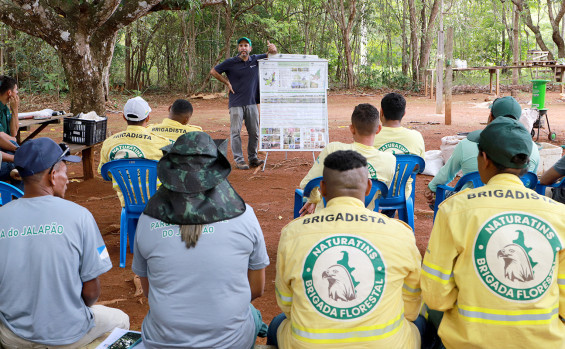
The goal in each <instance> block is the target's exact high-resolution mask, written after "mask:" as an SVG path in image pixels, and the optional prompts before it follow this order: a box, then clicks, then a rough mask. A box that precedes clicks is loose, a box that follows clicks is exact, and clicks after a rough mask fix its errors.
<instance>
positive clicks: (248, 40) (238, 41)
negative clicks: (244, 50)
mask: <svg viewBox="0 0 565 349" xmlns="http://www.w3.org/2000/svg"><path fill="white" fill-rule="evenodd" d="M243 40H245V41H247V42H248V43H249V46H253V45H251V39H249V38H247V37H245V36H244V37H241V38H239V39H237V44H238V45H239V43H240V42H242V41H243Z"/></svg>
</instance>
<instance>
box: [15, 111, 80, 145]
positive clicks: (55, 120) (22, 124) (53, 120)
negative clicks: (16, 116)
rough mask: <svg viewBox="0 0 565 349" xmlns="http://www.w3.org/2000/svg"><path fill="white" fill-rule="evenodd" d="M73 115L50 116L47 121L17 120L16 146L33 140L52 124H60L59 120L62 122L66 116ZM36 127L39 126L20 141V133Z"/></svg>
mask: <svg viewBox="0 0 565 349" xmlns="http://www.w3.org/2000/svg"><path fill="white" fill-rule="evenodd" d="M72 115H73V114H65V115H57V116H52V117H50V118H49V119H24V120H19V122H18V125H19V128H18V134H17V135H16V139H17V141H18V144H23V143H25V142H26V141H28V140H30V139H32V138H34V137H35V136H37V135H38V134H39V133H40V132H41V131H43V130H44V129H45V128H46V127H47V126H49V125H53V124H60V123H61V120H63V118H64V117H66V116H72ZM34 125H37V126H39V127H38V128H37V129H36V130H34V131H33V132H32V133H31V134H29V135H28V136H27V137H26V138H25V139H24V140H23V141H22V140H21V135H20V131H29V129H30V128H31V126H34Z"/></svg>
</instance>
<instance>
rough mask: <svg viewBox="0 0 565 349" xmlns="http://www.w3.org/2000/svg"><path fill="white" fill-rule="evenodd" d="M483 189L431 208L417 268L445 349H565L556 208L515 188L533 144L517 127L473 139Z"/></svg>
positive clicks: (564, 233) (495, 128) (563, 253)
mask: <svg viewBox="0 0 565 349" xmlns="http://www.w3.org/2000/svg"><path fill="white" fill-rule="evenodd" d="M469 138H470V139H471V140H472V141H474V142H476V143H477V144H478V156H477V163H478V169H479V174H480V176H481V180H482V181H483V183H486V184H485V185H484V186H482V187H480V188H475V189H467V190H463V191H461V192H459V193H457V194H455V195H453V196H451V197H450V198H448V199H447V200H445V201H444V202H443V203H442V204H441V205H439V210H438V212H437V215H436V219H435V221H434V227H433V229H432V233H431V235H430V241H429V244H428V248H427V249H426V254H425V256H424V262H423V265H422V277H421V288H422V296H423V298H424V302H425V303H426V304H427V306H428V307H429V308H430V309H434V310H439V311H443V312H444V315H443V319H442V320H441V324H440V326H439V332H438V334H439V336H440V338H441V340H442V342H443V344H444V345H445V347H446V348H562V347H563V343H565V324H564V323H563V322H562V321H561V319H562V318H563V317H565V289H564V287H563V285H565V250H564V247H565V246H564V242H565V216H564V215H563V212H564V211H565V206H563V205H562V204H560V203H557V202H555V201H553V200H552V199H550V198H547V197H545V196H541V195H538V194H537V193H536V192H535V191H533V190H531V189H528V188H526V187H524V184H523V183H522V181H521V180H520V178H519V177H520V176H521V175H522V174H524V173H525V172H526V171H527V166H528V160H529V154H530V153H531V150H532V147H533V144H532V137H531V135H530V133H529V132H528V131H527V130H526V129H525V127H524V126H523V125H522V124H521V123H520V122H518V121H516V120H513V119H511V118H497V119H496V120H494V121H493V122H491V123H490V124H489V125H488V126H487V127H486V128H485V129H484V130H483V131H482V132H480V133H474V134H470V135H469Z"/></svg>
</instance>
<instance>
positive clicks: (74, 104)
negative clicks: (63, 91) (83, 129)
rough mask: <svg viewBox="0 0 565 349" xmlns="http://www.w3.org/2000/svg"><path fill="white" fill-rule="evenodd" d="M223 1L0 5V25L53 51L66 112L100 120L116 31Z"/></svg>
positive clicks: (5, 0)
mask: <svg viewBox="0 0 565 349" xmlns="http://www.w3.org/2000/svg"><path fill="white" fill-rule="evenodd" d="M222 3H225V0H202V1H197V0H185V1H182V0H142V1H139V0H0V21H2V22H4V23H6V24H7V25H9V26H11V27H13V28H15V29H17V30H20V31H23V32H25V33H27V34H29V35H32V36H35V37H38V38H40V39H42V40H44V41H45V42H46V43H48V44H49V45H51V46H53V47H54V48H55V50H56V51H57V53H58V55H59V57H60V59H61V63H62V65H63V69H64V71H65V76H66V78H67V81H68V84H69V88H70V97H71V112H73V113H77V112H81V111H85V112H87V111H90V110H94V111H96V112H97V113H98V114H99V115H104V114H105V101H106V99H107V96H108V81H109V72H110V63H111V62H112V56H113V53H114V46H115V44H116V38H117V35H118V30H120V29H121V28H123V27H125V26H127V25H128V24H130V23H132V22H134V21H135V20H137V19H138V18H140V17H143V16H145V15H146V14H148V13H150V12H152V11H159V10H179V9H187V8H190V7H191V6H208V5H214V4H222Z"/></svg>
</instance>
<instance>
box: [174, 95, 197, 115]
mask: <svg viewBox="0 0 565 349" xmlns="http://www.w3.org/2000/svg"><path fill="white" fill-rule="evenodd" d="M192 111H193V109H192V104H191V103H190V102H189V101H187V100H186V99H177V100H176V101H174V102H173V105H171V113H172V114H174V115H183V114H190V115H192Z"/></svg>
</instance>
